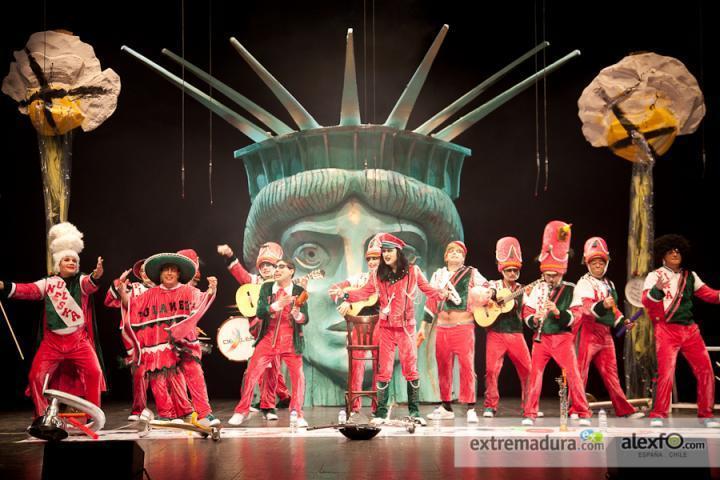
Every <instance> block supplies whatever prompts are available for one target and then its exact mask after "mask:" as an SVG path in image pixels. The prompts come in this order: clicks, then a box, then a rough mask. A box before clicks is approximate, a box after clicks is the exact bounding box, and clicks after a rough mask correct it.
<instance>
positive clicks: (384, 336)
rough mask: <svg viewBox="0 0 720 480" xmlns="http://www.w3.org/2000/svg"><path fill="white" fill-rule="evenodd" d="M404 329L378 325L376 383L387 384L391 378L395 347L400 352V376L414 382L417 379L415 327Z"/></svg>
mask: <svg viewBox="0 0 720 480" xmlns="http://www.w3.org/2000/svg"><path fill="white" fill-rule="evenodd" d="M406 328H407V330H406ZM406 328H403V327H387V326H384V325H380V328H379V329H378V331H379V333H380V335H379V337H380V339H379V345H380V352H379V354H378V356H379V359H378V374H377V381H378V382H389V381H390V379H391V378H392V374H393V367H394V366H395V348H396V347H397V348H398V350H400V366H401V367H402V374H403V377H405V380H407V381H415V380H417V379H418V378H419V375H418V370H417V345H416V341H415V336H416V333H415V326H414V325H411V326H408V327H406Z"/></svg>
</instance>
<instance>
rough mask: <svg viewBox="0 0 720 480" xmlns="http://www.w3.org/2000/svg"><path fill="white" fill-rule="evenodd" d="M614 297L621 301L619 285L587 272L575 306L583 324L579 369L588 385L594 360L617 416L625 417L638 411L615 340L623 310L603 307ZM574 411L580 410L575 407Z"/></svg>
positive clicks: (576, 291) (581, 279)
mask: <svg viewBox="0 0 720 480" xmlns="http://www.w3.org/2000/svg"><path fill="white" fill-rule="evenodd" d="M609 296H612V297H613V298H614V299H615V302H616V303H617V301H618V296H617V292H616V290H615V285H614V284H613V283H612V282H611V281H610V280H608V279H606V278H602V279H598V278H595V277H593V276H592V275H590V274H589V273H587V274H585V275H583V276H582V278H580V280H579V281H578V283H577V285H576V286H575V292H574V295H573V301H572V304H571V308H573V311H574V314H575V317H576V318H575V322H576V323H577V324H578V325H579V333H578V334H579V345H578V368H579V369H580V376H581V377H582V380H583V385H584V386H586V387H587V380H588V374H589V371H590V363H594V364H595V367H596V368H597V369H598V373H600V377H601V378H602V380H603V383H604V384H605V388H606V389H607V391H608V393H609V394H610V401H612V405H613V408H614V409H615V415H617V416H618V417H624V416H626V415H630V414H631V413H635V411H636V410H635V407H633V406H632V405H630V403H628V401H627V398H626V397H625V392H623V389H622V386H620V378H619V376H618V368H617V359H616V357H615V342H613V338H612V334H611V333H610V328H611V327H614V326H616V325H617V324H618V323H619V322H620V321H622V319H623V316H622V314H621V313H620V311H619V310H616V311H615V312H613V311H612V310H607V309H606V308H605V307H604V306H603V301H604V300H605V299H606V298H607V297H609ZM570 413H576V412H575V409H574V406H573V407H571V408H570Z"/></svg>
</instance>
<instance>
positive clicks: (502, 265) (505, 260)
mask: <svg viewBox="0 0 720 480" xmlns="http://www.w3.org/2000/svg"><path fill="white" fill-rule="evenodd" d="M495 260H496V261H497V269H498V272H502V271H503V270H505V269H506V268H511V267H515V268H522V250H520V242H519V241H518V239H517V238H515V237H503V238H501V239H500V240H498V241H497V244H496V245H495Z"/></svg>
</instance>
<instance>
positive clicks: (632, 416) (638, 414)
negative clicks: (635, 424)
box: [627, 410, 645, 420]
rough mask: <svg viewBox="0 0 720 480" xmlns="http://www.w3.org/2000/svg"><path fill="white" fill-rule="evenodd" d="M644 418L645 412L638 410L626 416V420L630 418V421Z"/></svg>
mask: <svg viewBox="0 0 720 480" xmlns="http://www.w3.org/2000/svg"><path fill="white" fill-rule="evenodd" d="M644 417H645V412H641V411H639V410H638V411H637V412H635V413H631V414H630V415H627V418H630V419H632V420H636V419H638V418H644Z"/></svg>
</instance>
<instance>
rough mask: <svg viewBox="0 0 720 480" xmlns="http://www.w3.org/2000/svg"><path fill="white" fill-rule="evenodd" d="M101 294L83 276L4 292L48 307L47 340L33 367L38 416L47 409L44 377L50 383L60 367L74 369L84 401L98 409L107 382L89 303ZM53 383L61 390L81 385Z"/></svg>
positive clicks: (9, 287)
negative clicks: (43, 392)
mask: <svg viewBox="0 0 720 480" xmlns="http://www.w3.org/2000/svg"><path fill="white" fill-rule="evenodd" d="M97 290H98V287H97V285H96V284H95V283H94V282H93V280H92V277H91V276H90V275H84V274H80V275H75V276H73V277H69V278H66V279H63V278H61V277H59V276H57V275H54V276H51V277H48V278H43V279H42V280H38V281H37V282H35V283H11V284H6V286H5V290H4V291H6V292H7V296H8V298H16V299H18V300H44V301H45V313H44V318H43V339H42V341H41V342H40V347H39V348H38V350H37V352H36V353H35V357H34V358H33V362H32V366H31V367H30V374H29V382H30V385H29V388H28V390H29V394H30V396H31V398H32V401H33V403H34V404H35V414H36V415H38V416H40V415H44V414H45V409H46V408H47V401H46V400H45V397H44V396H43V394H42V391H43V384H44V381H45V376H46V375H50V377H51V379H52V377H53V376H54V374H55V373H56V371H57V369H58V367H59V365H60V363H61V362H63V363H64V364H70V366H72V367H74V369H75V372H73V373H75V374H76V375H77V378H79V379H81V383H82V384H83V385H84V389H83V390H84V395H83V396H84V397H85V399H86V400H88V401H90V402H92V403H94V404H95V405H97V406H100V392H101V391H104V390H105V379H104V377H103V373H102V370H101V368H100V362H99V360H98V356H97V353H96V351H95V346H94V332H93V327H92V323H93V318H92V305H91V298H90V295H92V294H93V293H95V292H96V291H97ZM65 371H66V372H72V371H73V370H72V369H66V370H65ZM55 381H56V382H57V383H59V384H60V385H66V384H74V383H77V382H74V381H63V380H57V379H56V380H55ZM50 388H52V386H51V387H50ZM60 388H62V387H60ZM69 393H73V394H74V393H80V392H76V391H73V392H69Z"/></svg>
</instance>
